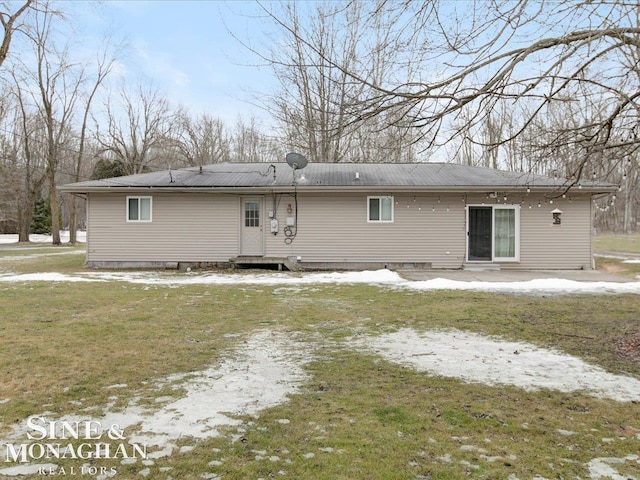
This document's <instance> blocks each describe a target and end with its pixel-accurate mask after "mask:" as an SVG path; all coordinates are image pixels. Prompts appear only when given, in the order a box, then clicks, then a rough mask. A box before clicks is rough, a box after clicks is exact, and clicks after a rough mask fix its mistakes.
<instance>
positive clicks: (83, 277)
mask: <svg viewBox="0 0 640 480" xmlns="http://www.w3.org/2000/svg"><path fill="white" fill-rule="evenodd" d="M32 281H56V282H62V281H66V282H87V281H95V282H105V281H119V282H127V283H133V284H138V285H150V286H152V285H159V286H173V287H179V286H184V285H265V286H291V287H300V286H304V285H318V284H334V285H340V284H367V285H376V286H386V287H392V288H401V289H410V290H416V291H434V290H435V291H437V290H468V291H480V292H496V293H497V292H501V293H519V294H531V295H541V294H548V295H558V294H604V293H609V294H622V293H633V294H640V282H580V281H575V280H565V279H560V278H544V279H535V280H529V281H516V282H487V281H470V282H467V281H459V280H448V279H444V278H435V279H432V280H424V281H411V280H405V279H403V278H402V277H401V276H400V275H398V274H397V273H395V272H392V271H390V270H375V271H364V272H327V273H303V274H299V273H297V274H296V273H282V272H278V273H261V274H255V273H190V274H180V273H165V272H80V273H77V274H75V275H66V274H58V273H31V274H22V275H18V274H10V273H5V274H0V282H32Z"/></svg>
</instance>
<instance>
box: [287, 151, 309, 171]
mask: <svg viewBox="0 0 640 480" xmlns="http://www.w3.org/2000/svg"><path fill="white" fill-rule="evenodd" d="M286 160H287V163H288V164H289V166H290V167H291V168H293V169H294V170H300V169H302V168H304V167H306V166H307V163H309V161H308V160H307V157H305V156H304V155H301V154H299V153H295V152H292V153H287V156H286Z"/></svg>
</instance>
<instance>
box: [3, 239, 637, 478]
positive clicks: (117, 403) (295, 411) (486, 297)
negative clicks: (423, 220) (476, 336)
mask: <svg viewBox="0 0 640 480" xmlns="http://www.w3.org/2000/svg"><path fill="white" fill-rule="evenodd" d="M3 256H5V252H1V251H0V272H2V271H3V270H4V271H15V272H24V273H30V272H36V271H56V272H71V271H79V270H82V268H83V267H82V262H83V261H84V258H83V256H82V255H59V256H50V257H38V258H34V259H19V258H18V259H15V260H11V259H8V258H6V257H5V258H3ZM403 327H412V328H414V329H416V330H417V331H424V332H426V331H429V330H433V329H443V328H445V329H446V328H456V329H460V330H465V331H470V332H476V333H482V334H486V335H500V336H502V337H504V338H505V339H510V340H519V341H527V342H531V343H534V344H536V345H538V346H543V347H554V348H555V349H557V350H560V351H563V352H566V353H569V354H573V355H576V356H578V357H581V358H582V359H584V360H585V361H588V362H590V363H593V364H597V365H599V366H601V367H603V368H604V369H606V370H608V371H609V372H612V373H618V374H626V375H631V376H634V377H636V378H640V363H639V362H638V360H637V359H633V358H630V357H626V356H624V355H622V354H621V353H620V351H619V350H618V349H617V348H616V345H617V344H618V343H619V341H620V340H621V339H623V338H626V337H628V336H629V335H632V334H635V333H637V332H638V331H640V302H639V301H638V297H637V296H624V295H623V296H592V295H590V296H561V297H529V296H513V295H512V296H507V295H496V294H485V293H473V292H413V291H399V290H392V289H387V288H380V287H374V286H366V285H353V286H348V285H347V286H344V285H340V286H336V285H314V286H307V287H304V288H301V289H295V288H278V287H264V286H259V287H258V286H213V285H211V286H208V285H193V286H184V287H178V288H175V287H163V286H153V287H149V286H145V285H134V284H128V283H123V282H116V281H113V282H102V283H45V282H32V283H15V284H12V283H0V336H1V338H2V341H1V342H0V423H1V425H0V438H4V437H3V435H4V434H6V433H7V431H8V430H9V428H10V427H11V426H12V425H14V424H16V423H17V424H22V423H24V421H25V419H26V417H27V416H29V415H32V414H40V413H42V412H44V411H48V412H51V413H50V414H51V415H52V416H53V417H59V416H62V415H69V414H74V413H78V412H79V410H80V409H82V411H91V410H90V409H91V408H92V407H103V406H104V405H106V404H108V403H109V402H111V403H113V407H112V408H113V409H116V410H117V409H118V408H120V407H124V406H125V405H126V404H127V402H128V401H129V399H131V398H133V397H140V398H141V399H142V401H143V402H146V403H147V404H148V405H151V406H152V405H154V401H155V400H156V399H157V398H158V397H161V396H163V395H167V394H170V395H176V392H175V391H173V390H170V391H169V390H167V389H164V390H163V389H158V388H156V384H157V381H158V380H159V379H163V378H165V377H167V376H168V375H171V374H176V373H187V372H193V371H198V370H202V369H204V368H206V367H208V366H211V365H215V364H216V362H219V361H220V360H221V358H224V357H225V356H226V355H228V354H229V352H230V351H232V350H233V349H234V348H236V347H238V346H240V345H242V344H243V342H244V340H245V339H246V338H247V337H248V336H249V335H250V334H251V333H252V332H255V331H258V330H263V329H270V330H273V331H276V332H282V334H283V335H285V334H287V335H295V337H296V338H297V339H299V340H300V341H302V342H308V344H309V345H313V346H314V353H313V355H312V359H311V361H310V363H308V364H307V365H306V367H305V368H306V370H307V372H308V373H309V378H308V380H306V382H305V384H304V385H303V388H302V390H301V391H300V392H299V393H297V394H295V395H292V396H291V397H290V399H289V401H288V402H287V403H283V404H281V405H278V406H276V407H273V408H269V409H267V410H264V411H262V412H261V414H260V416H259V418H252V417H246V418H241V420H243V424H242V425H241V426H234V427H226V428H224V429H222V435H220V436H218V437H215V438H210V439H208V440H204V441H200V442H194V441H193V440H191V439H189V438H185V439H184V440H182V442H183V444H184V445H185V446H188V447H195V448H193V449H185V450H184V451H182V452H176V453H174V454H173V455H171V456H169V457H165V458H160V459H157V460H155V461H154V463H153V464H150V465H148V466H147V467H148V468H149V469H150V476H149V478H154V479H156V478H157V479H166V478H180V479H199V478H206V477H203V476H202V475H203V474H207V473H211V474H215V475H219V476H221V477H222V478H225V479H257V478H265V479H266V478H292V479H365V478H366V479H414V478H415V479H460V478H463V477H470V478H487V479H489V478H490V479H498V478H505V479H506V478H508V477H509V476H510V475H512V474H513V475H514V476H515V477H517V478H520V479H526V478H532V477H533V476H534V475H535V474H538V475H541V476H543V477H545V478H578V477H580V478H589V476H588V471H587V467H586V464H587V463H588V462H590V461H591V460H592V459H595V458H605V457H606V458H613V457H615V458H624V457H626V456H629V455H633V454H637V453H638V452H640V399H639V401H638V402H633V403H618V402H615V401H612V400H602V399H597V398H594V397H591V396H588V395H582V394H579V393H574V394H567V393H561V392H556V391H551V390H542V391H537V392H527V391H524V390H522V389H519V388H515V387H499V388H498V387H491V386H487V385H483V384H475V383H474V384H468V383H464V382H462V381H459V380H455V379H451V378H444V377H439V376H434V375H428V374H425V373H420V372H417V371H415V370H414V369H412V368H409V367H405V366H402V365H398V364H393V363H390V362H387V361H384V360H383V359H382V358H381V357H379V356H376V355H374V354H372V353H366V352H362V351H357V350H355V349H353V348H350V347H349V344H348V342H347V339H349V338H350V337H351V336H353V335H354V332H358V333H364V334H381V333H385V332H389V331H394V330H396V329H399V328H403ZM116 384H117V385H121V388H118V389H117V391H116V392H115V393H114V389H110V388H107V387H109V386H112V385H116ZM3 399H9V400H8V401H3ZM84 409H89V410H84ZM283 419H285V420H286V421H283ZM85 462H86V461H80V460H76V461H74V460H65V461H62V462H60V465H62V466H67V467H70V466H76V467H78V468H79V466H80V465H82V464H83V463H85ZM96 465H106V466H109V467H111V466H116V467H117V471H118V474H117V475H116V477H115V478H122V479H129V478H134V477H135V478H142V477H141V476H140V475H138V472H139V471H140V470H142V469H143V468H144V467H143V466H142V465H141V464H140V463H138V464H136V465H119V464H114V461H113V460H111V461H103V462H102V463H100V461H97V463H96ZM614 467H615V469H616V470H617V471H618V472H619V473H620V474H621V475H627V476H631V475H633V476H635V477H636V478H640V464H639V463H637V462H635V460H633V461H631V460H629V461H627V462H624V463H621V464H616V465H614ZM0 468H2V466H0ZM168 469H169V470H168ZM21 478H25V477H21ZM209 478H214V477H209ZM625 478H626V477H625Z"/></svg>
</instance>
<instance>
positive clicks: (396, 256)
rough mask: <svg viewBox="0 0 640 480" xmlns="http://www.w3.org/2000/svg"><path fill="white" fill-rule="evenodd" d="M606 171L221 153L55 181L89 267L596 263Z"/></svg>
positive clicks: (543, 266)
mask: <svg viewBox="0 0 640 480" xmlns="http://www.w3.org/2000/svg"><path fill="white" fill-rule="evenodd" d="M615 190H616V186H615V185H611V184H604V183H594V182H583V183H581V184H579V185H573V186H570V185H569V183H568V182H567V181H566V180H564V179H556V178H550V177H544V176H539V175H534V174H530V173H517V172H506V171H499V170H493V169H488V168H480V167H471V166H466V165H458V164H451V163H414V164H353V163H349V164H329V163H315V164H313V163H310V164H308V165H307V166H306V167H305V168H302V169H295V168H292V167H290V166H289V165H288V164H287V163H276V164H267V163H237V164H231V163H220V164H214V165H208V166H204V167H191V168H184V169H180V170H168V171H161V172H153V173H144V174H139V175H131V176H125V177H116V178H109V179H104V180H96V181H87V182H80V183H74V184H70V185H65V186H63V187H60V191H61V192H66V193H73V194H80V195H82V196H84V197H85V198H86V208H87V230H88V232H87V264H88V265H89V266H92V267H99V268H123V267H134V268H139V267H167V266H173V267H177V266H186V265H192V264H196V265H220V266H223V265H230V264H233V263H237V264H259V263H273V264H279V265H286V266H288V267H289V268H303V269H365V268H366V269H369V268H382V267H387V268H434V269H460V268H470V267H478V266H481V267H489V268H503V269H590V268H592V245H591V230H592V227H591V223H592V204H593V199H594V198H597V197H598V196H601V195H606V194H610V193H612V192H614V191H615Z"/></svg>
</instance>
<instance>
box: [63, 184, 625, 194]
mask: <svg viewBox="0 0 640 480" xmlns="http://www.w3.org/2000/svg"><path fill="white" fill-rule="evenodd" d="M565 188H566V187H565V186H562V185H549V186H513V185H509V186H507V185H474V186H469V185H451V186H420V185H402V186H399V185H359V186H339V185H331V186H329V185H310V186H305V185H297V190H298V192H300V193H302V192H312V193H316V192H322V193H359V192H371V191H376V192H425V193H441V194H442V193H451V192H453V193H458V192H459V193H469V192H472V193H487V192H496V191H498V192H507V193H534V192H537V193H549V192H560V191H564V189H565ZM57 189H58V191H59V192H60V193H71V194H87V193H131V192H147V193H148V192H158V193H169V192H173V193H176V192H177V193H230V194H233V193H238V194H240V193H242V194H247V193H252V194H260V193H290V192H291V191H293V189H294V186H293V185H276V186H268V185H265V186H248V187H152V186H128V187H123V186H118V187H86V188H78V187H74V186H73V185H69V186H61V187H57ZM527 189H528V190H529V192H527ZM617 191H618V187H617V186H615V185H611V186H598V187H582V188H580V189H578V188H577V187H573V188H571V189H570V190H569V191H568V193H569V192H571V193H572V194H578V193H585V194H587V193H590V194H591V195H607V194H609V193H613V192H617Z"/></svg>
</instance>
